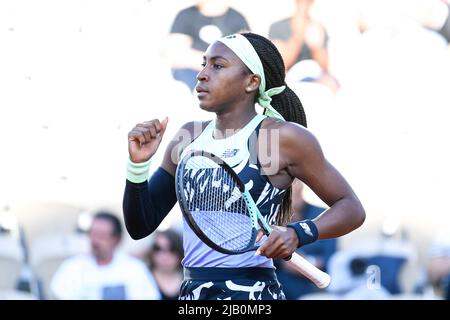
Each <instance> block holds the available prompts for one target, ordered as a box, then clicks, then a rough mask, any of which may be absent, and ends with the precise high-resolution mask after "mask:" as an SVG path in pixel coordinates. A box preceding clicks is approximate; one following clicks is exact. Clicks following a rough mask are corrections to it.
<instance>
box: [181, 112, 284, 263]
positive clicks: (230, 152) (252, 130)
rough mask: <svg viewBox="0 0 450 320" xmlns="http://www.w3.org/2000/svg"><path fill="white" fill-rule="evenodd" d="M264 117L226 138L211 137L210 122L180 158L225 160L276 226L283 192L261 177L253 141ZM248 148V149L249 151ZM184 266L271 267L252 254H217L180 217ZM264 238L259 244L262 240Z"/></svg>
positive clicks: (212, 127) (262, 258) (263, 258)
mask: <svg viewBox="0 0 450 320" xmlns="http://www.w3.org/2000/svg"><path fill="white" fill-rule="evenodd" d="M265 118H266V116H264V115H260V114H258V115H256V116H255V117H254V118H253V119H252V120H251V121H250V122H249V123H248V124H247V125H246V126H245V127H244V128H242V129H241V130H239V131H238V132H236V133H234V134H233V135H231V136H229V137H227V138H225V139H215V138H214V137H213V133H214V129H215V126H216V122H215V120H212V121H211V122H210V123H209V124H208V126H207V127H206V128H205V129H204V130H203V132H202V133H201V134H200V135H199V136H198V137H197V138H196V139H195V140H194V141H193V142H192V143H191V144H190V145H188V146H187V147H186V149H184V151H183V153H182V157H183V156H184V155H185V154H186V153H187V152H189V151H192V150H203V151H207V152H210V153H213V154H215V155H216V156H218V157H220V158H221V159H222V160H223V161H225V162H226V163H227V164H228V165H229V166H230V167H231V168H233V170H234V171H235V172H236V173H237V174H238V175H239V178H240V179H241V180H242V182H243V183H244V184H245V185H246V186H247V187H248V189H249V193H250V195H251V196H252V198H253V200H254V201H255V203H256V205H257V207H258V209H259V210H260V212H261V214H262V215H263V216H265V217H266V220H267V221H268V223H269V224H273V223H275V220H276V216H277V212H278V209H279V207H280V203H281V200H282V199H283V197H284V194H285V191H286V190H283V189H278V188H275V187H274V186H272V184H271V183H270V182H269V180H268V178H267V176H265V175H261V167H260V164H259V162H258V161H257V156H256V152H250V151H251V150H256V148H254V147H255V144H254V142H256V137H257V132H258V130H259V127H260V125H261V122H262V121H263V120H264V119H265ZM249 147H250V149H251V150H250V149H249ZM183 228H184V234H183V246H184V259H183V261H182V264H183V266H184V267H219V268H238V267H265V268H273V267H274V266H273V262H272V259H268V258H266V257H261V256H256V255H255V252H254V251H251V252H246V253H242V254H237V255H227V254H223V253H220V252H218V251H216V250H214V249H212V248H210V247H209V246H208V245H206V244H205V243H203V242H202V241H201V240H200V239H199V238H198V237H197V235H196V234H195V233H194V232H193V231H192V229H191V228H190V226H189V225H188V223H187V222H186V220H185V219H184V218H183ZM265 238H266V237H264V238H263V239H262V240H261V242H262V241H264V240H265Z"/></svg>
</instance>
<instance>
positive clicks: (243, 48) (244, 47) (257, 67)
mask: <svg viewBox="0 0 450 320" xmlns="http://www.w3.org/2000/svg"><path fill="white" fill-rule="evenodd" d="M218 41H220V42H222V43H223V44H224V45H226V46H227V47H228V48H229V49H231V51H233V52H234V53H235V54H236V55H237V56H238V57H239V59H241V60H242V62H243V63H244V64H245V65H246V66H247V67H248V68H249V69H250V70H251V71H252V72H253V73H254V74H257V75H259V76H260V77H261V83H260V84H259V97H258V103H259V104H260V105H261V106H262V107H263V108H265V109H266V115H268V116H269V117H274V118H278V119H281V120H284V118H283V116H282V115H281V114H280V113H279V112H278V111H277V110H275V109H274V108H273V107H272V106H271V105H270V102H271V101H272V98H271V97H272V96H274V95H276V94H279V93H280V92H282V91H283V90H284V89H286V86H281V87H274V88H270V89H269V90H267V91H266V78H265V77H264V68H263V65H262V63H261V60H260V59H259V56H258V54H257V53H256V50H255V48H253V46H252V44H251V43H250V41H248V40H247V38H246V37H244V36H243V35H241V34H237V33H236V34H232V35H229V36H226V37H223V38H221V39H219V40H218Z"/></svg>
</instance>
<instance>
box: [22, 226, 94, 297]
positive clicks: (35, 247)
mask: <svg viewBox="0 0 450 320" xmlns="http://www.w3.org/2000/svg"><path fill="white" fill-rule="evenodd" d="M87 252H89V239H88V238H87V236H86V235H85V234H82V233H79V234H78V233H71V234H52V235H46V236H41V237H38V238H36V239H35V240H34V241H33V243H32V244H31V249H30V262H31V266H32V269H33V272H34V274H35V276H36V278H37V280H38V281H39V282H40V285H41V289H42V290H41V291H42V294H43V297H42V298H44V299H47V298H51V296H50V291H49V285H50V281H51V279H52V277H53V275H54V273H55V272H56V270H57V269H58V267H59V266H60V264H61V263H62V262H63V261H64V260H65V259H67V258H69V257H71V256H74V255H77V254H82V253H87Z"/></svg>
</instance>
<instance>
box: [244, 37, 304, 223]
mask: <svg viewBox="0 0 450 320" xmlns="http://www.w3.org/2000/svg"><path fill="white" fill-rule="evenodd" d="M242 35H243V36H244V37H245V38H247V40H248V41H249V42H250V43H251V44H252V46H253V48H255V50H256V53H257V54H258V56H259V59H260V60H261V63H262V65H263V68H264V76H265V78H266V88H265V89H266V90H268V89H270V88H273V87H279V86H283V85H285V86H286V89H284V90H283V92H281V93H280V94H277V95H274V96H273V97H272V102H271V105H272V107H274V109H275V110H276V111H278V112H279V113H280V114H281V115H282V116H283V118H284V119H285V120H286V121H291V122H295V123H298V124H300V125H302V126H304V127H306V126H307V123H306V114H305V110H304V109H303V105H302V103H301V101H300V99H299V97H298V96H297V95H296V94H295V92H294V91H292V89H290V88H289V87H288V86H287V84H286V82H285V77H286V71H285V66H284V61H283V58H282V57H281V54H280V52H279V51H278V49H277V48H276V47H275V45H274V44H273V43H272V42H271V41H270V40H269V39H267V38H265V37H263V36H261V35H258V34H255V33H250V32H249V33H242ZM257 98H258V97H256V99H257ZM291 197H292V189H291V187H289V188H288V189H287V190H286V193H285V196H284V198H283V200H282V202H281V206H280V210H279V212H278V215H277V221H276V223H277V224H279V225H285V224H286V223H287V222H288V221H289V220H290V218H291V215H292V209H291Z"/></svg>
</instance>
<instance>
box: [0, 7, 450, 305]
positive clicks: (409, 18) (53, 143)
mask: <svg viewBox="0 0 450 320" xmlns="http://www.w3.org/2000/svg"><path fill="white" fill-rule="evenodd" d="M39 3H40V4H41V5H42V6H44V5H45V6H46V7H45V6H44V8H48V7H49V6H53V9H54V11H53V12H57V13H60V14H61V17H56V14H55V16H53V15H51V16H50V19H49V21H50V22H48V21H47V24H45V22H44V21H40V20H36V18H34V20H33V19H32V18H31V20H29V19H30V17H31V16H32V15H31V12H32V11H33V9H36V8H37V7H38V6H39ZM21 4H22V6H21V5H18V4H15V3H14V2H13V1H5V2H4V3H2V4H0V11H1V12H3V13H4V15H5V16H4V17H3V16H0V20H2V22H0V29H1V30H0V37H1V38H2V39H4V40H5V42H6V43H7V44H9V46H8V48H9V49H8V50H5V51H4V52H3V53H0V69H2V70H5V72H3V75H2V76H0V84H1V85H2V87H4V88H5V89H6V90H5V94H4V95H3V97H2V98H0V99H1V100H0V103H1V104H2V107H1V110H2V111H0V114H1V115H2V116H1V117H0V127H1V129H0V142H1V146H2V149H5V150H9V154H10V155H13V157H7V158H6V159H5V160H4V163H3V160H2V166H1V167H2V168H0V176H1V177H2V181H1V182H0V299H177V294H178V290H179V288H180V285H181V282H182V278H183V273H182V266H181V261H182V259H183V242H182V234H181V230H182V221H181V213H180V211H179V208H178V207H177V206H176V207H175V208H174V209H173V210H172V212H171V213H170V214H169V215H168V216H167V218H166V219H165V220H164V221H163V223H162V224H161V226H160V228H159V229H158V231H157V232H155V233H154V234H152V235H151V236H149V237H148V238H147V239H144V240H140V241H137V242H134V241H132V240H131V239H130V238H129V237H128V235H127V234H126V232H125V231H124V230H123V227H122V224H123V220H122V214H121V208H120V202H121V196H122V194H121V192H123V188H124V182H125V180H124V179H125V157H126V133H127V131H128V129H130V128H131V126H132V125H134V124H135V123H137V122H140V121H144V120H150V119H149V117H151V118H155V117H162V116H166V115H169V119H170V121H169V129H168V131H170V132H169V133H168V135H167V136H170V135H171V134H172V133H173V132H174V130H176V129H177V128H178V127H179V126H180V125H181V124H182V123H183V122H186V121H188V120H195V119H208V118H209V115H208V114H204V113H202V112H201V111H200V110H198V109H197V108H195V104H196V99H195V97H194V95H193V94H192V92H193V88H194V86H195V83H196V74H197V73H198V71H199V70H200V68H201V63H202V54H203V51H204V50H206V48H207V47H208V45H209V44H210V43H212V42H213V41H214V40H216V39H218V38H220V37H222V36H224V35H227V34H231V33H235V32H239V31H253V32H256V33H260V34H262V35H264V36H267V37H269V38H270V39H271V40H272V41H273V42H274V44H275V45H276V46H277V48H278V49H279V51H280V53H281V55H282V56H283V59H284V61H285V67H286V71H287V82H288V83H289V85H290V86H291V87H292V88H293V90H294V91H296V93H298V95H299V97H300V99H301V100H302V102H303V104H304V106H305V110H306V114H307V117H308V123H309V128H310V130H311V131H313V132H314V134H316V135H317V136H318V138H319V140H320V141H321V142H322V144H323V148H324V151H325V153H326V155H327V156H328V157H330V159H332V160H333V161H332V162H333V163H336V164H337V165H338V166H339V169H340V170H342V172H344V174H345V175H346V176H347V177H348V179H349V181H350V182H351V184H352V185H353V186H354V188H355V189H356V190H358V194H361V200H362V203H363V204H364V205H365V207H366V212H367V215H368V219H367V222H366V225H365V226H363V228H362V230H359V231H357V232H355V234H352V235H349V236H346V237H343V238H339V239H330V240H320V241H317V242H316V243H314V244H311V245H308V246H305V247H303V248H301V249H299V250H298V251H299V253H300V254H302V255H303V256H304V257H305V258H307V259H308V260H309V261H311V262H312V263H313V264H315V265H316V266H317V267H319V268H321V269H322V270H325V271H327V272H328V273H330V275H331V277H332V279H333V281H332V284H331V285H330V287H329V288H328V289H327V290H318V289H317V288H315V287H314V285H313V284H312V283H311V282H309V281H308V280H307V279H306V278H304V277H302V276H300V275H299V274H297V273H296V272H295V270H291V268H290V267H289V264H286V263H285V262H284V261H276V266H277V275H278V278H279V280H280V282H281V283H282V285H283V287H284V291H285V294H286V297H287V298H288V299H450V220H449V219H448V218H447V217H446V215H447V213H446V212H445V202H444V201H443V200H442V199H445V197H446V188H445V186H446V185H447V182H448V181H449V179H450V176H449V173H447V172H443V171H444V168H445V166H446V164H447V163H449V162H448V160H450V159H449V155H448V154H447V152H445V150H444V149H445V147H444V146H445V145H446V136H448V135H447V134H448V133H449V132H448V131H449V129H447V127H448V126H447V124H446V117H445V115H446V114H447V113H446V112H447V110H446V109H448V107H449V106H450V99H449V97H448V83H450V44H449V41H450V2H449V1H448V0H413V1H406V0H381V1H375V0H361V1H357V0H345V1H332V0H282V1H272V0H265V1H257V0H254V1H253V0H252V1H250V0H249V1H240V2H239V1H231V0H230V1H226V0H197V1H193V0H192V1H187V0H186V1H184V0H183V1H182V0H178V1H171V2H170V3H166V2H164V1H162V0H161V1H158V0H151V1H144V0H133V1H125V0H122V1H121V0H115V1H103V0H96V1H92V2H89V3H87V2H84V1H82V0H71V1H68V2H67V3H66V6H67V7H64V5H61V4H57V3H56V2H54V1H49V0H41V1H36V2H34V3H33V4H32V2H31V1H29V3H27V2H26V1H24V2H21ZM27 5H29V6H27ZM1 6H4V7H1ZM36 10H37V11H38V12H39V10H43V9H39V8H37V9H36ZM64 17H70V19H69V20H67V19H64ZM2 18H5V19H2ZM120 19H123V20H120ZM30 21H31V22H30ZM59 25H61V26H63V27H62V28H59V29H58V30H59V31H58V32H56V31H54V28H58V26H59ZM46 34H47V35H48V36H47V37H46V36H45V35H46ZM36 39H40V40H41V42H39V41H37V40H36ZM67 39H69V40H67ZM35 41H36V43H35ZM58 41H60V42H59V43H60V44H59V45H55V43H57V42H58ZM46 47H47V48H52V49H54V51H55V52H50V51H46V49H45V48H46ZM22 49H23V50H22ZM32 49H35V50H32ZM30 57H32V58H30ZM28 58H30V59H31V60H30V59H28ZM106 83H107V85H106ZM22 93H23V94H22ZM3 104H5V107H4V106H3ZM7 107H8V108H7ZM12 109H14V110H18V111H17V113H15V114H13V115H8V116H7V115H6V113H5V114H4V112H5V110H12ZM14 123H15V124H17V123H20V124H21V128H20V130H17V127H15V126H16V125H13V124H14ZM13 129H14V131H13ZM16 131H21V132H23V133H16ZM74 132H76V133H75V134H74ZM16 135H17V136H16ZM11 136H14V137H13V138H12V139H11ZM30 139H35V141H31V142H30ZM165 143H167V141H164V142H163V144H162V146H161V147H162V148H164V146H165ZM28 144H30V145H29V146H28ZM19 145H20V146H19ZM24 145H25V147H24ZM24 149H25V150H24ZM30 155H31V159H30ZM105 155H106V157H105ZM161 157H162V152H160V153H159V154H157V155H155V159H154V162H153V163H154V166H153V167H152V170H154V169H155V168H156V166H157V164H158V162H160V160H161ZM99 166H101V168H99ZM121 169H123V170H121ZM100 181H101V182H100ZM28 193H29V194H31V195H28ZM24 194H26V195H24ZM99 207H101V208H102V209H98V208H99ZM325 208H326V207H325V206H324V204H323V203H322V202H321V201H320V200H319V199H317V198H316V197H315V195H313V194H311V192H310V191H309V190H308V188H307V187H305V186H304V185H303V184H302V183H301V182H300V181H296V182H295V183H294V186H293V215H294V218H293V219H295V220H299V219H313V218H314V217H316V216H317V215H319V214H320V213H321V212H322V211H323V210H324V209H325Z"/></svg>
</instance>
